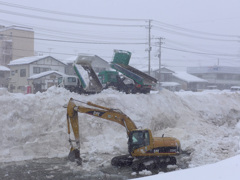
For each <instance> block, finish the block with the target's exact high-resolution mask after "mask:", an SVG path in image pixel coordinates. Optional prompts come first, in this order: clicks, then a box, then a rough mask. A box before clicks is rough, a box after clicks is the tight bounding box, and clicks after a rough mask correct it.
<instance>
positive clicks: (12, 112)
mask: <svg viewBox="0 0 240 180" xmlns="http://www.w3.org/2000/svg"><path fill="white" fill-rule="evenodd" d="M71 97H72V98H74V99H78V100H81V101H85V102H86V101H92V102H93V103H95V104H99V105H102V106H107V107H112V108H119V109H121V110H122V111H123V112H124V113H125V114H127V115H128V116H129V117H130V118H131V119H132V120H134V121H135V123H136V125H137V126H138V127H143V128H150V129H152V131H153V134H154V136H162V134H165V136H173V137H177V138H178V139H179V140H180V141H181V144H182V149H184V150H189V151H191V152H192V154H191V156H190V157H189V158H188V159H180V160H181V161H186V163H189V166H190V167H195V166H199V165H205V164H209V163H214V162H218V161H220V160H223V159H226V158H229V157H232V156H235V155H237V154H239V153H240V138H239V135H240V121H239V119H240V103H239V102H240V94H239V93H231V92H201V93H192V92H179V93H172V92H169V91H167V90H162V91H160V92H158V93H154V94H147V95H146V94H129V95H126V94H124V93H120V92H116V91H113V90H105V91H103V92H102V93H100V94H96V95H89V96H87V95H79V94H76V93H70V92H69V91H67V90H65V89H62V88H56V87H52V88H50V89H48V91H47V92H44V93H37V94H29V95H23V94H12V93H9V92H7V91H6V90H4V89H0V104H1V108H0V128H1V131H0V136H1V139H0V161H2V162H3V161H16V160H25V159H32V158H39V157H63V156H66V155H67V154H68V152H69V143H68V135H67V121H66V109H65V108H63V105H64V104H67V103H68V100H69V99H70V98H71ZM79 118H80V136H81V152H82V153H83V154H84V153H85V154H90V153H92V155H93V156H96V157H97V156H98V154H101V153H109V154H124V153H126V152H127V136H126V132H125V129H124V128H122V126H120V125H118V124H115V123H112V122H109V121H106V120H102V119H99V118H94V117H92V116H89V115H84V114H79Z"/></svg>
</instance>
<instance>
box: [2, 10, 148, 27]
mask: <svg viewBox="0 0 240 180" xmlns="http://www.w3.org/2000/svg"><path fill="white" fill-rule="evenodd" d="M0 13H4V14H10V15H17V16H23V17H27V18H35V19H36V18H37V19H43V20H48V21H57V22H65V23H72V24H85V25H94V26H112V27H146V26H145V25H127V24H125V25H124V24H103V23H102V24H101V23H91V22H81V21H73V20H64V19H56V18H50V17H43V16H37V15H29V14H24V13H19V12H13V11H7V10H2V9H0Z"/></svg>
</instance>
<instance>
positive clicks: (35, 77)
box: [28, 71, 65, 80]
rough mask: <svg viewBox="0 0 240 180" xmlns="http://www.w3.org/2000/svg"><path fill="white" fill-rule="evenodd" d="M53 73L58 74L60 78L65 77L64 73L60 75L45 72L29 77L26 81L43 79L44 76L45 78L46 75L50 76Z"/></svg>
mask: <svg viewBox="0 0 240 180" xmlns="http://www.w3.org/2000/svg"><path fill="white" fill-rule="evenodd" d="M53 73H56V74H59V75H60V76H64V75H65V74H64V73H61V72H58V71H45V72H42V73H39V74H35V75H33V76H30V77H29V78H28V79H29V80H30V79H39V78H41V77H44V76H47V75H50V74H53Z"/></svg>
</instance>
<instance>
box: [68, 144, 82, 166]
mask: <svg viewBox="0 0 240 180" xmlns="http://www.w3.org/2000/svg"><path fill="white" fill-rule="evenodd" d="M68 159H69V160H70V161H72V162H76V163H77V164H78V165H82V158H81V157H80V151H79V150H78V149H74V148H71V149H70V152H69V154H68Z"/></svg>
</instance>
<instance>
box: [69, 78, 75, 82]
mask: <svg viewBox="0 0 240 180" xmlns="http://www.w3.org/2000/svg"><path fill="white" fill-rule="evenodd" d="M68 82H76V78H75V77H68Z"/></svg>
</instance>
